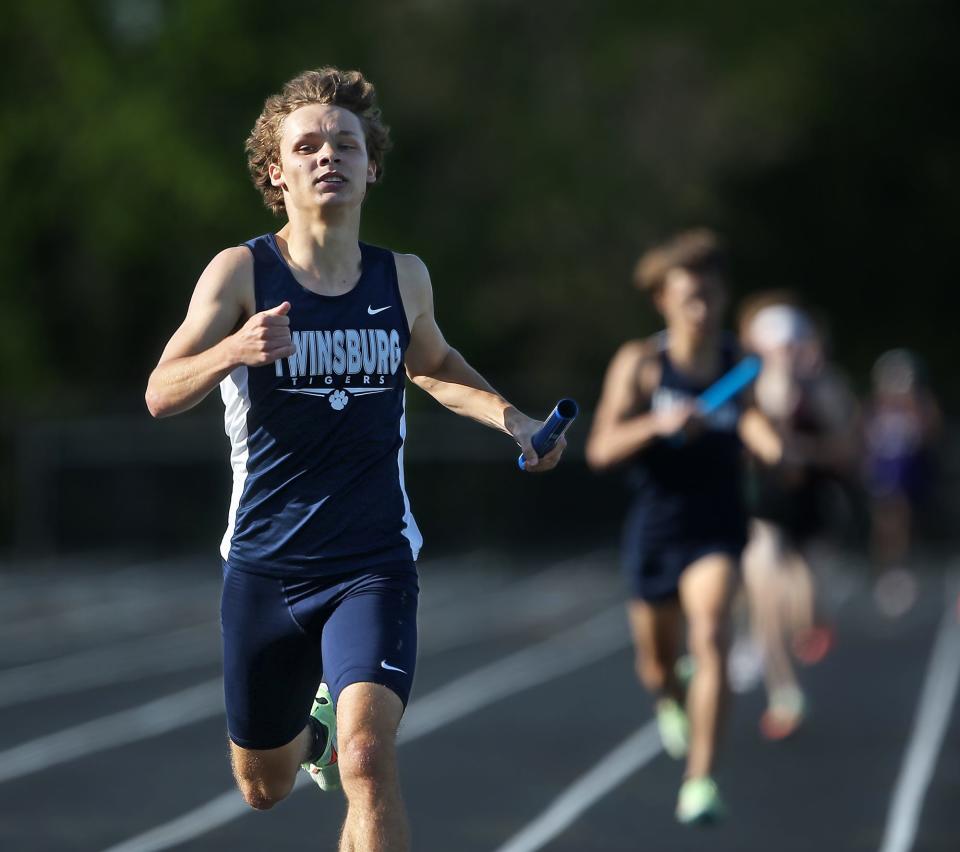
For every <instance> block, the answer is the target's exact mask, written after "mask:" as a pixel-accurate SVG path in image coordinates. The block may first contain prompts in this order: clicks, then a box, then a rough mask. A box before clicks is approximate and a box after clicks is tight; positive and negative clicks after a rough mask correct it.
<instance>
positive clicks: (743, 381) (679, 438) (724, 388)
mask: <svg viewBox="0 0 960 852" xmlns="http://www.w3.org/2000/svg"><path fill="white" fill-rule="evenodd" d="M761 366H762V362H761V361H760V359H759V358H758V357H757V356H756V355H748V356H747V357H746V358H744V359H743V360H742V361H739V362H738V363H737V364H736V365H735V366H733V367H732V368H731V369H730V370H728V371H727V372H726V373H724V374H723V375H722V376H721V377H720V378H719V379H717V380H716V381H715V382H714V383H713V384H712V385H710V387H708V388H707V389H706V390H705V391H704V392H703V393H702V394H700V396H698V397H697V411H698V412H699V413H700V414H712V413H713V412H714V411H716V410H717V409H718V408H720V406H722V405H723V404H724V403H726V402H728V401H729V400H731V399H733V397H735V396H736V395H737V394H738V393H740V391H742V390H743V389H744V388H745V387H747V385H749V384H750V383H751V382H752V381H753V380H754V379H755V378H756V377H757V376H759V375H760V367H761ZM683 440H684V438H683V432H678V433H677V434H676V435H673V436H671V437H670V438H669V442H670V443H671V444H672V445H673V446H675V447H679V446H680V445H681V444H683Z"/></svg>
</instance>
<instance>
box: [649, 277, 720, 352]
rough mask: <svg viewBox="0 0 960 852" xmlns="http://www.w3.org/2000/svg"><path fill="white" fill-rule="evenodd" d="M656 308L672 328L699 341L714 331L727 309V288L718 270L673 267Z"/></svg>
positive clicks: (665, 281) (665, 279) (664, 283)
mask: <svg viewBox="0 0 960 852" xmlns="http://www.w3.org/2000/svg"><path fill="white" fill-rule="evenodd" d="M657 307H658V309H659V310H660V313H662V314H663V317H664V319H665V320H666V322H667V327H668V328H670V329H671V330H672V331H674V332H676V333H679V334H683V335H688V336H690V337H691V338H693V339H696V340H699V339H702V338H704V337H708V336H710V335H711V334H713V333H715V332H716V331H717V330H719V328H720V324H721V323H722V322H723V315H724V312H725V311H726V308H727V290H726V287H725V286H724V283H723V279H722V278H721V277H720V276H719V275H717V274H716V273H699V272H692V271H690V270H688V269H679V268H678V269H671V270H670V271H669V272H668V273H667V274H666V277H665V278H664V282H663V286H662V287H661V289H660V292H659V294H658V296H657Z"/></svg>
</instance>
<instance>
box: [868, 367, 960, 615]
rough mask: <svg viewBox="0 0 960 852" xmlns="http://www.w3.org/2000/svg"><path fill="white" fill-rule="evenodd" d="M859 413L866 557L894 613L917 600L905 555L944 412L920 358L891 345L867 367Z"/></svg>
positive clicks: (927, 490) (928, 483)
mask: <svg viewBox="0 0 960 852" xmlns="http://www.w3.org/2000/svg"><path fill="white" fill-rule="evenodd" d="M871 379H872V385H873V387H872V392H871V394H870V396H869V398H868V399H867V404H866V412H865V418H864V437H865V444H866V458H865V460H864V461H865V464H864V467H865V470H864V474H865V477H864V478H865V481H866V486H867V493H868V495H869V499H870V555H871V557H872V560H873V564H874V566H875V568H876V569H877V571H878V574H879V576H878V577H877V579H876V583H875V584H874V598H875V599H876V603H877V606H878V607H879V608H880V610H881V611H882V612H884V613H886V614H888V615H891V616H898V615H902V614H904V613H905V612H906V611H907V610H908V609H910V607H911V606H912V605H913V602H914V600H915V599H916V594H917V590H916V580H915V579H914V576H913V573H912V572H911V571H910V570H909V567H908V564H909V557H910V556H911V552H910V550H911V545H912V544H913V539H914V533H915V529H914V527H915V524H916V520H917V518H918V516H922V515H923V511H924V509H926V508H928V503H929V500H930V496H931V491H932V486H933V482H934V474H935V471H936V464H935V461H936V449H937V444H938V442H939V436H940V433H941V430H942V421H943V415H942V413H941V411H940V406H939V404H938V403H937V400H936V397H934V395H933V392H932V391H931V389H930V387H929V385H928V383H927V381H926V378H925V371H924V369H923V364H922V361H921V360H920V358H919V357H918V356H917V355H916V354H914V353H913V352H910V351H909V350H907V349H891V350H890V351H889V352H884V353H883V354H882V355H881V356H880V357H879V358H878V359H877V361H876V363H875V364H874V366H873V370H872V372H871Z"/></svg>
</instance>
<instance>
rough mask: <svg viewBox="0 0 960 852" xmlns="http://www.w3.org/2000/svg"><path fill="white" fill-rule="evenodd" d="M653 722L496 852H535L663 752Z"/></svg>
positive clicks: (576, 783) (607, 756)
mask: <svg viewBox="0 0 960 852" xmlns="http://www.w3.org/2000/svg"><path fill="white" fill-rule="evenodd" d="M662 748H663V747H662V746H661V745H660V736H659V734H658V733H657V725H656V722H655V721H650V722H647V724H645V725H644V726H643V727H642V728H640V729H639V730H638V731H635V732H634V733H633V734H631V735H630V736H629V737H627V739H626V740H624V741H623V742H622V743H620V745H618V746H617V747H616V748H615V749H614V750H613V751H611V752H610V753H609V754H607V755H606V757H604V758H603V760H601V761H600V762H599V763H598V764H597V765H596V766H594V767H593V769H591V770H590V771H589V772H587V773H586V774H585V775H583V776H582V777H580V778H579V779H578V780H577V781H576V782H574V783H573V784H571V785H570V786H569V787H568V788H567V789H566V790H565V791H564V792H563V793H561V794H560V795H559V796H558V797H557V798H556V799H554V800H553V802H552V803H551V804H550V806H549V807H548V808H547V809H546V810H545V811H544V812H543V813H542V814H540V816H538V817H537V818H536V819H535V820H534V821H533V822H531V823H530V824H528V825H527V826H526V827H525V828H523V829H522V830H521V831H519V832H518V833H517V834H515V835H514V836H513V837H511V838H510V839H509V840H508V841H507V842H506V843H504V844H503V846H501V847H500V848H499V849H497V852H536V850H538V849H542V848H543V847H544V846H546V845H547V844H548V843H549V842H550V841H551V840H553V839H554V838H555V837H558V836H559V835H561V834H562V833H563V832H564V831H566V830H567V829H568V828H569V827H570V826H571V825H573V823H574V822H576V820H577V819H578V818H579V817H580V815H581V814H583V813H584V812H585V811H586V810H588V809H589V808H590V807H592V806H593V804H594V803H595V802H598V801H599V800H600V799H602V798H603V797H604V796H605V795H606V794H607V793H609V792H610V791H611V790H613V789H614V788H616V787H618V786H619V785H620V784H622V783H623V782H624V781H626V780H627V778H629V777H630V776H631V775H633V773H634V772H636V771H637V770H638V769H640V768H641V767H643V766H646V765H647V764H648V763H649V762H650V761H651V760H653V759H654V758H655V757H656V756H657V755H658V754H659V753H660V751H661V750H662Z"/></svg>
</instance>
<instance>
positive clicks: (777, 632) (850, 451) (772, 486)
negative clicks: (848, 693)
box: [740, 293, 858, 740]
mask: <svg viewBox="0 0 960 852" xmlns="http://www.w3.org/2000/svg"><path fill="white" fill-rule="evenodd" d="M740 330H741V339H742V343H743V345H744V347H745V348H747V349H750V350H752V351H754V352H756V353H757V354H758V355H760V356H761V358H762V359H763V369H762V370H761V373H760V376H759V377H758V379H757V382H756V386H755V388H754V395H755V399H756V404H757V406H758V407H759V408H760V410H761V411H762V412H763V413H764V414H765V415H766V416H767V418H768V419H769V421H770V422H771V423H773V425H774V427H775V428H776V430H777V432H778V434H779V435H780V439H781V441H782V448H783V452H782V457H781V459H780V461H779V463H778V464H776V465H770V464H768V463H766V462H764V461H763V460H762V459H754V460H753V461H752V464H751V473H750V476H749V478H748V495H749V506H750V512H751V515H752V521H751V527H750V542H749V544H748V546H747V548H746V550H745V552H744V578H745V581H746V588H747V592H748V597H749V602H750V611H751V620H752V628H753V633H754V636H755V638H756V641H757V642H758V644H759V645H760V648H761V651H762V657H763V662H764V667H765V675H766V684H767V709H766V711H765V712H764V714H763V716H762V718H761V721H760V729H761V732H762V734H763V735H764V736H765V737H767V738H768V739H774V740H776V739H783V738H784V737H787V736H789V735H790V734H791V733H793V732H794V731H795V730H796V728H797V727H798V726H799V724H800V722H801V721H802V719H803V714H804V704H805V702H804V697H803V692H802V690H801V689H800V686H799V683H798V680H797V675H796V671H795V670H794V667H793V664H792V661H791V651H792V653H793V656H795V657H796V658H797V659H799V660H800V661H801V662H804V663H807V664H813V663H816V662H818V661H819V660H821V659H822V658H823V657H824V655H825V654H826V653H827V651H828V650H829V648H830V646H831V644H832V641H833V636H832V630H831V629H830V628H829V627H827V626H826V625H825V624H823V623H822V622H821V620H820V619H819V618H818V611H817V600H816V589H815V581H814V575H813V572H812V571H811V569H810V565H809V563H808V561H807V557H806V555H805V549H806V545H807V544H808V543H809V541H810V540H811V539H812V538H813V537H814V536H815V535H817V534H818V533H820V532H822V531H823V527H824V521H825V517H824V502H825V498H826V490H827V488H828V487H829V485H830V483H831V482H832V481H834V482H835V481H837V480H847V481H849V480H850V479H851V477H852V472H853V471H854V470H855V467H856V462H857V453H858V441H857V404H856V400H855V398H854V396H853V394H852V393H851V391H850V390H849V388H848V387H847V385H846V383H845V382H844V381H843V380H842V379H841V378H840V376H839V375H838V374H837V372H836V371H835V370H834V369H832V368H831V367H830V366H829V364H828V363H827V362H826V360H825V356H824V347H823V342H822V339H821V336H820V334H819V332H818V330H817V328H816V326H815V324H814V322H813V321H812V319H811V318H810V316H809V315H808V314H807V313H806V312H804V311H803V310H801V309H800V308H799V307H798V306H797V304H796V303H795V300H794V299H793V298H792V297H791V296H790V295H789V294H786V293H764V294H759V295H757V296H754V297H752V298H751V299H749V300H748V301H747V302H746V303H745V305H744V306H743V308H742V309H741V317H740Z"/></svg>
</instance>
